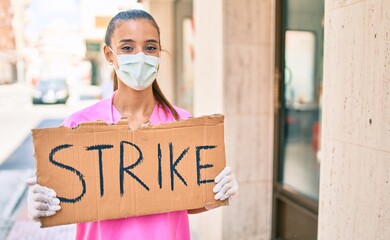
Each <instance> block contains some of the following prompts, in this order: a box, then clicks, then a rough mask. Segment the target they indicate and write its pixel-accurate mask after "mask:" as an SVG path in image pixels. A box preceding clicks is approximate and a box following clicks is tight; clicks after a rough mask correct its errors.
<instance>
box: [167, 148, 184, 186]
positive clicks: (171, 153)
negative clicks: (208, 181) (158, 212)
mask: <svg viewBox="0 0 390 240" xmlns="http://www.w3.org/2000/svg"><path fill="white" fill-rule="evenodd" d="M188 149H189V147H188V148H186V149H184V151H183V152H182V153H181V154H180V156H179V157H178V158H177V160H176V161H175V162H173V146H172V143H169V150H170V158H169V159H170V170H171V190H172V191H173V189H174V188H175V186H174V181H173V177H174V176H173V174H176V176H177V177H178V178H179V179H180V180H181V181H182V182H183V183H184V185H186V186H187V183H186V181H185V180H184V178H183V177H182V176H181V175H180V173H179V172H178V171H177V170H176V166H177V164H179V162H180V161H181V159H182V158H183V157H184V155H186V153H187V152H188Z"/></svg>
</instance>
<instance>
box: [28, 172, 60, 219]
mask: <svg viewBox="0 0 390 240" xmlns="http://www.w3.org/2000/svg"><path fill="white" fill-rule="evenodd" d="M26 183H27V185H28V186H29V187H30V188H29V191H28V197H27V205H28V216H29V217H30V218H31V219H32V220H34V221H39V218H40V217H49V216H52V215H54V214H55V213H56V212H57V211H58V210H60V209H61V206H60V200H59V199H58V198H56V192H55V191H54V190H53V189H50V188H47V187H42V186H41V185H39V184H37V178H36V177H33V178H29V179H27V181H26Z"/></svg>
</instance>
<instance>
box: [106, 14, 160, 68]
mask: <svg viewBox="0 0 390 240" xmlns="http://www.w3.org/2000/svg"><path fill="white" fill-rule="evenodd" d="M111 48H112V50H113V51H114V52H115V53H116V54H117V55H121V54H137V53H139V52H143V53H144V54H146V55H152V56H155V57H159V56H160V50H161V49H160V42H159V35H158V31H157V29H156V28H155V27H154V26H153V24H152V23H150V22H149V21H148V20H145V19H137V20H128V21H121V22H119V23H118V24H117V26H116V29H115V30H114V33H113V35H112V38H111ZM104 52H105V54H106V58H107V60H108V61H110V62H113V63H114V65H115V66H118V63H117V59H116V56H115V55H114V54H112V53H111V51H110V50H109V49H108V48H107V47H105V49H104Z"/></svg>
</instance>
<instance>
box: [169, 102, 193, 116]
mask: <svg viewBox="0 0 390 240" xmlns="http://www.w3.org/2000/svg"><path fill="white" fill-rule="evenodd" d="M172 107H173V108H174V109H175V110H176V112H177V114H179V117H180V119H181V120H184V119H188V118H191V117H192V114H191V113H189V112H188V111H187V110H185V109H183V108H180V107H178V106H175V105H173V106H172Z"/></svg>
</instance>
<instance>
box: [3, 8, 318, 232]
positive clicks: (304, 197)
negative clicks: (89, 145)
mask: <svg viewBox="0 0 390 240" xmlns="http://www.w3.org/2000/svg"><path fill="white" fill-rule="evenodd" d="M282 5H283V7H284V10H283V12H282V11H281V10H280V12H279V9H278V8H277V7H280V6H282ZM135 8H138V9H144V10H146V11H149V12H150V13H151V14H152V15H153V16H154V17H155V19H156V21H157V23H158V24H159V25H160V28H161V42H162V47H163V49H164V51H163V53H162V56H161V67H160V72H159V75H158V80H159V84H160V86H161V88H162V89H163V92H164V93H165V95H166V96H167V98H168V99H169V100H170V101H172V102H173V103H174V104H176V105H178V106H180V107H182V108H185V109H187V110H188V111H190V112H192V113H193V114H194V116H200V115H204V114H213V113H224V114H226V116H227V118H226V121H227V122H226V123H227V127H226V131H227V146H228V148H227V157H228V160H229V161H230V165H231V166H233V167H234V168H235V169H237V177H238V179H239V181H240V184H241V185H240V186H242V187H243V188H242V189H244V195H243V196H247V197H249V198H247V199H246V200H238V201H236V202H235V203H234V204H233V206H231V207H230V208H229V209H230V210H227V212H223V211H222V210H220V209H217V210H215V211H211V212H210V213H205V214H202V215H201V216H190V220H191V229H192V237H193V239H222V238H223V239H238V237H240V238H242V239H249V238H250V237H251V236H252V237H254V238H261V237H264V236H270V235H271V230H270V229H271V227H272V229H274V231H276V230H275V229H276V228H279V226H283V227H284V225H281V224H285V221H288V222H289V223H291V224H292V225H291V226H290V227H289V228H286V229H294V228H296V227H297V224H295V222H299V221H295V220H292V218H291V216H293V217H294V218H298V219H302V221H301V222H299V224H300V225H302V224H303V225H305V224H306V225H307V224H308V222H309V224H310V227H309V228H306V229H305V230H304V231H303V232H305V234H311V235H310V236H312V235H315V232H316V223H317V215H318V210H317V208H318V194H319V158H318V153H319V150H320V149H319V143H318V141H319V140H318V139H319V128H318V125H319V111H320V97H321V86H322V55H323V53H322V45H323V40H322V38H323V36H322V32H323V0H316V1H310V0H300V1H292V2H291V1H287V0H286V1H279V3H278V4H277V5H275V2H274V1H244V2H241V3H238V2H234V1H227V2H224V1H211V2H209V1H205V0H194V1H191V0H181V1H174V0H144V1H140V0H111V1H104V0H64V1H50V0H0V22H1V23H2V24H1V25H0V114H1V115H0V116H1V117H0V120H1V125H0V131H1V133H2V134H1V138H0V146H1V151H0V185H1V189H0V195H2V196H5V197H3V198H0V212H3V214H2V215H1V216H0V239H2V238H5V237H8V238H9V239H18V238H23V237H25V236H26V235H30V236H31V235H34V236H37V238H36V239H51V238H56V236H57V235H56V234H58V233H61V234H62V239H65V235H66V234H68V235H66V236H68V237H69V238H70V239H72V236H73V235H72V234H74V226H73V225H69V226H63V227H59V228H49V229H43V230H41V229H39V225H38V224H36V223H32V222H31V221H29V220H28V219H27V217H26V206H25V200H26V186H25V184H24V181H25V179H26V178H28V177H29V176H33V175H34V166H35V163H34V158H33V148H32V140H31V135H30V130H31V129H32V128H44V127H56V126H58V125H60V124H61V122H62V121H63V120H64V118H65V117H66V116H68V115H69V114H71V113H73V112H75V111H77V110H79V109H81V108H84V107H86V106H88V105H91V104H93V103H94V102H96V101H99V100H100V99H102V98H106V97H108V96H110V94H111V92H112V83H111V78H110V76H111V67H110V66H109V65H108V63H107V62H106V61H105V59H104V57H103V53H102V47H103V45H104V43H103V38H104V34H105V30H106V27H107V25H108V22H109V20H110V19H111V17H113V16H114V15H115V14H116V13H117V12H118V11H121V10H126V9H135ZM245 12H248V14H245ZM274 12H275V13H274ZM307 13H312V14H311V15H305V14H307ZM302 14H303V15H302ZM279 19H283V20H282V21H281V23H280V24H279V25H278V21H279ZM269 26H274V27H273V28H270V27H269ZM275 33H281V34H280V40H281V42H280V43H281V44H280V45H278V44H276V45H275V46H274V45H272V44H270V43H272V41H274V40H273V38H274V36H275ZM276 43H278V42H277V41H276ZM248 46H252V47H253V49H254V50H252V49H251V48H248ZM279 50H281V51H280V53H282V54H283V56H282V58H283V59H284V60H283V64H281V66H278V64H279V62H278V61H279V55H278V54H279V52H278V51H279ZM282 50H283V51H282ZM274 56H275V57H274ZM274 58H276V59H277V63H275V65H276V67H278V68H279V70H278V71H280V74H279V75H277V76H283V78H280V79H277V80H280V81H282V82H283V86H280V87H279V88H278V91H279V92H280V96H282V97H281V98H280V99H281V103H282V104H283V107H281V108H280V109H279V110H280V111H282V112H283V114H284V115H283V114H281V115H280V116H282V117H281V118H280V119H279V118H278V119H273V113H272V112H271V111H269V110H268V108H270V107H272V104H273V100H272V99H273V98H274V96H273V95H272V94H273V91H274V90H273V84H274V83H273V77H272V76H273V74H275V73H274V70H273V65H274V64H273V63H272V61H273V60H274ZM280 62H282V60H280ZM281 69H284V71H283V70H281ZM275 76H276V75H275ZM275 79H276V78H275ZM277 95H278V94H277ZM248 106H249V107H248ZM265 119H268V120H265ZM264 121H266V122H267V123H266V124H265V122H264ZM274 121H275V128H273V124H274ZM242 122H245V123H247V125H246V127H243V128H242V127H241V126H242V124H241V123H242ZM272 133H274V134H275V135H273V134H272ZM279 133H282V135H280V139H279V138H276V137H275V139H276V141H277V143H276V144H273V137H274V136H277V135H278V134H279ZM272 148H274V149H276V151H277V152H278V154H275V155H274V156H273V155H272V154H271V152H272ZM235 159H236V160H235ZM242 159H245V161H243V162H240V161H239V160H242ZM273 161H276V162H278V166H277V167H276V168H278V170H277V171H278V172H279V176H272V171H273V167H272V162H273ZM273 177H274V178H275V179H278V180H277V181H276V183H275V184H276V185H275V186H277V188H276V189H277V190H275V192H274V194H276V195H275V196H276V201H275V202H273V201H272V200H271V199H272V194H273V190H272V188H270V186H271V185H272V184H274V183H273ZM254 183H255V184H254ZM254 189H258V190H259V191H258V192H257V193H254V192H253V190H254ZM281 189H286V192H288V191H289V192H292V193H293V194H295V195H296V197H297V198H296V199H295V200H296V201H301V202H302V204H303V206H304V208H306V209H308V210H305V211H306V212H305V211H303V213H300V212H292V211H293V210H291V209H294V206H292V207H291V206H290V205H289V203H288V202H286V201H284V199H285V197H286V195H288V194H284V192H283V191H281ZM245 193H246V194H245ZM290 195H291V194H290ZM248 199H250V200H248ZM240 201H241V202H240ZM306 202H309V204H306ZM239 203H240V204H241V210H240V208H239V207H238V205H239ZM305 204H306V205H305ZM254 206H256V207H255V210H253V208H254ZM273 206H276V207H277V208H278V209H280V211H279V210H278V211H277V212H278V214H279V215H278V214H276V212H273V211H272V207H273ZM1 210H2V211H1ZM224 211H225V210H224ZM229 211H230V212H229ZM264 212H267V214H264ZM307 212H308V213H307ZM226 214H227V215H226ZM229 215H230V218H229V219H228V220H226V221H227V223H225V222H224V221H225V219H224V218H223V216H229ZM205 219H207V221H205ZM272 219H274V220H275V221H276V223H275V222H274V223H273V221H272ZM208 221H213V222H214V223H215V226H211V225H209V224H207V222H208ZM235 221H238V222H241V224H237V222H235ZM294 224H295V225H294ZM280 229H281V228H280ZM278 231H279V230H278ZM283 231H285V232H287V233H288V230H283V229H281V230H280V233H277V235H278V234H279V235H281V236H282V235H283V234H282V232H283ZM265 238H267V237H265Z"/></svg>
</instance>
